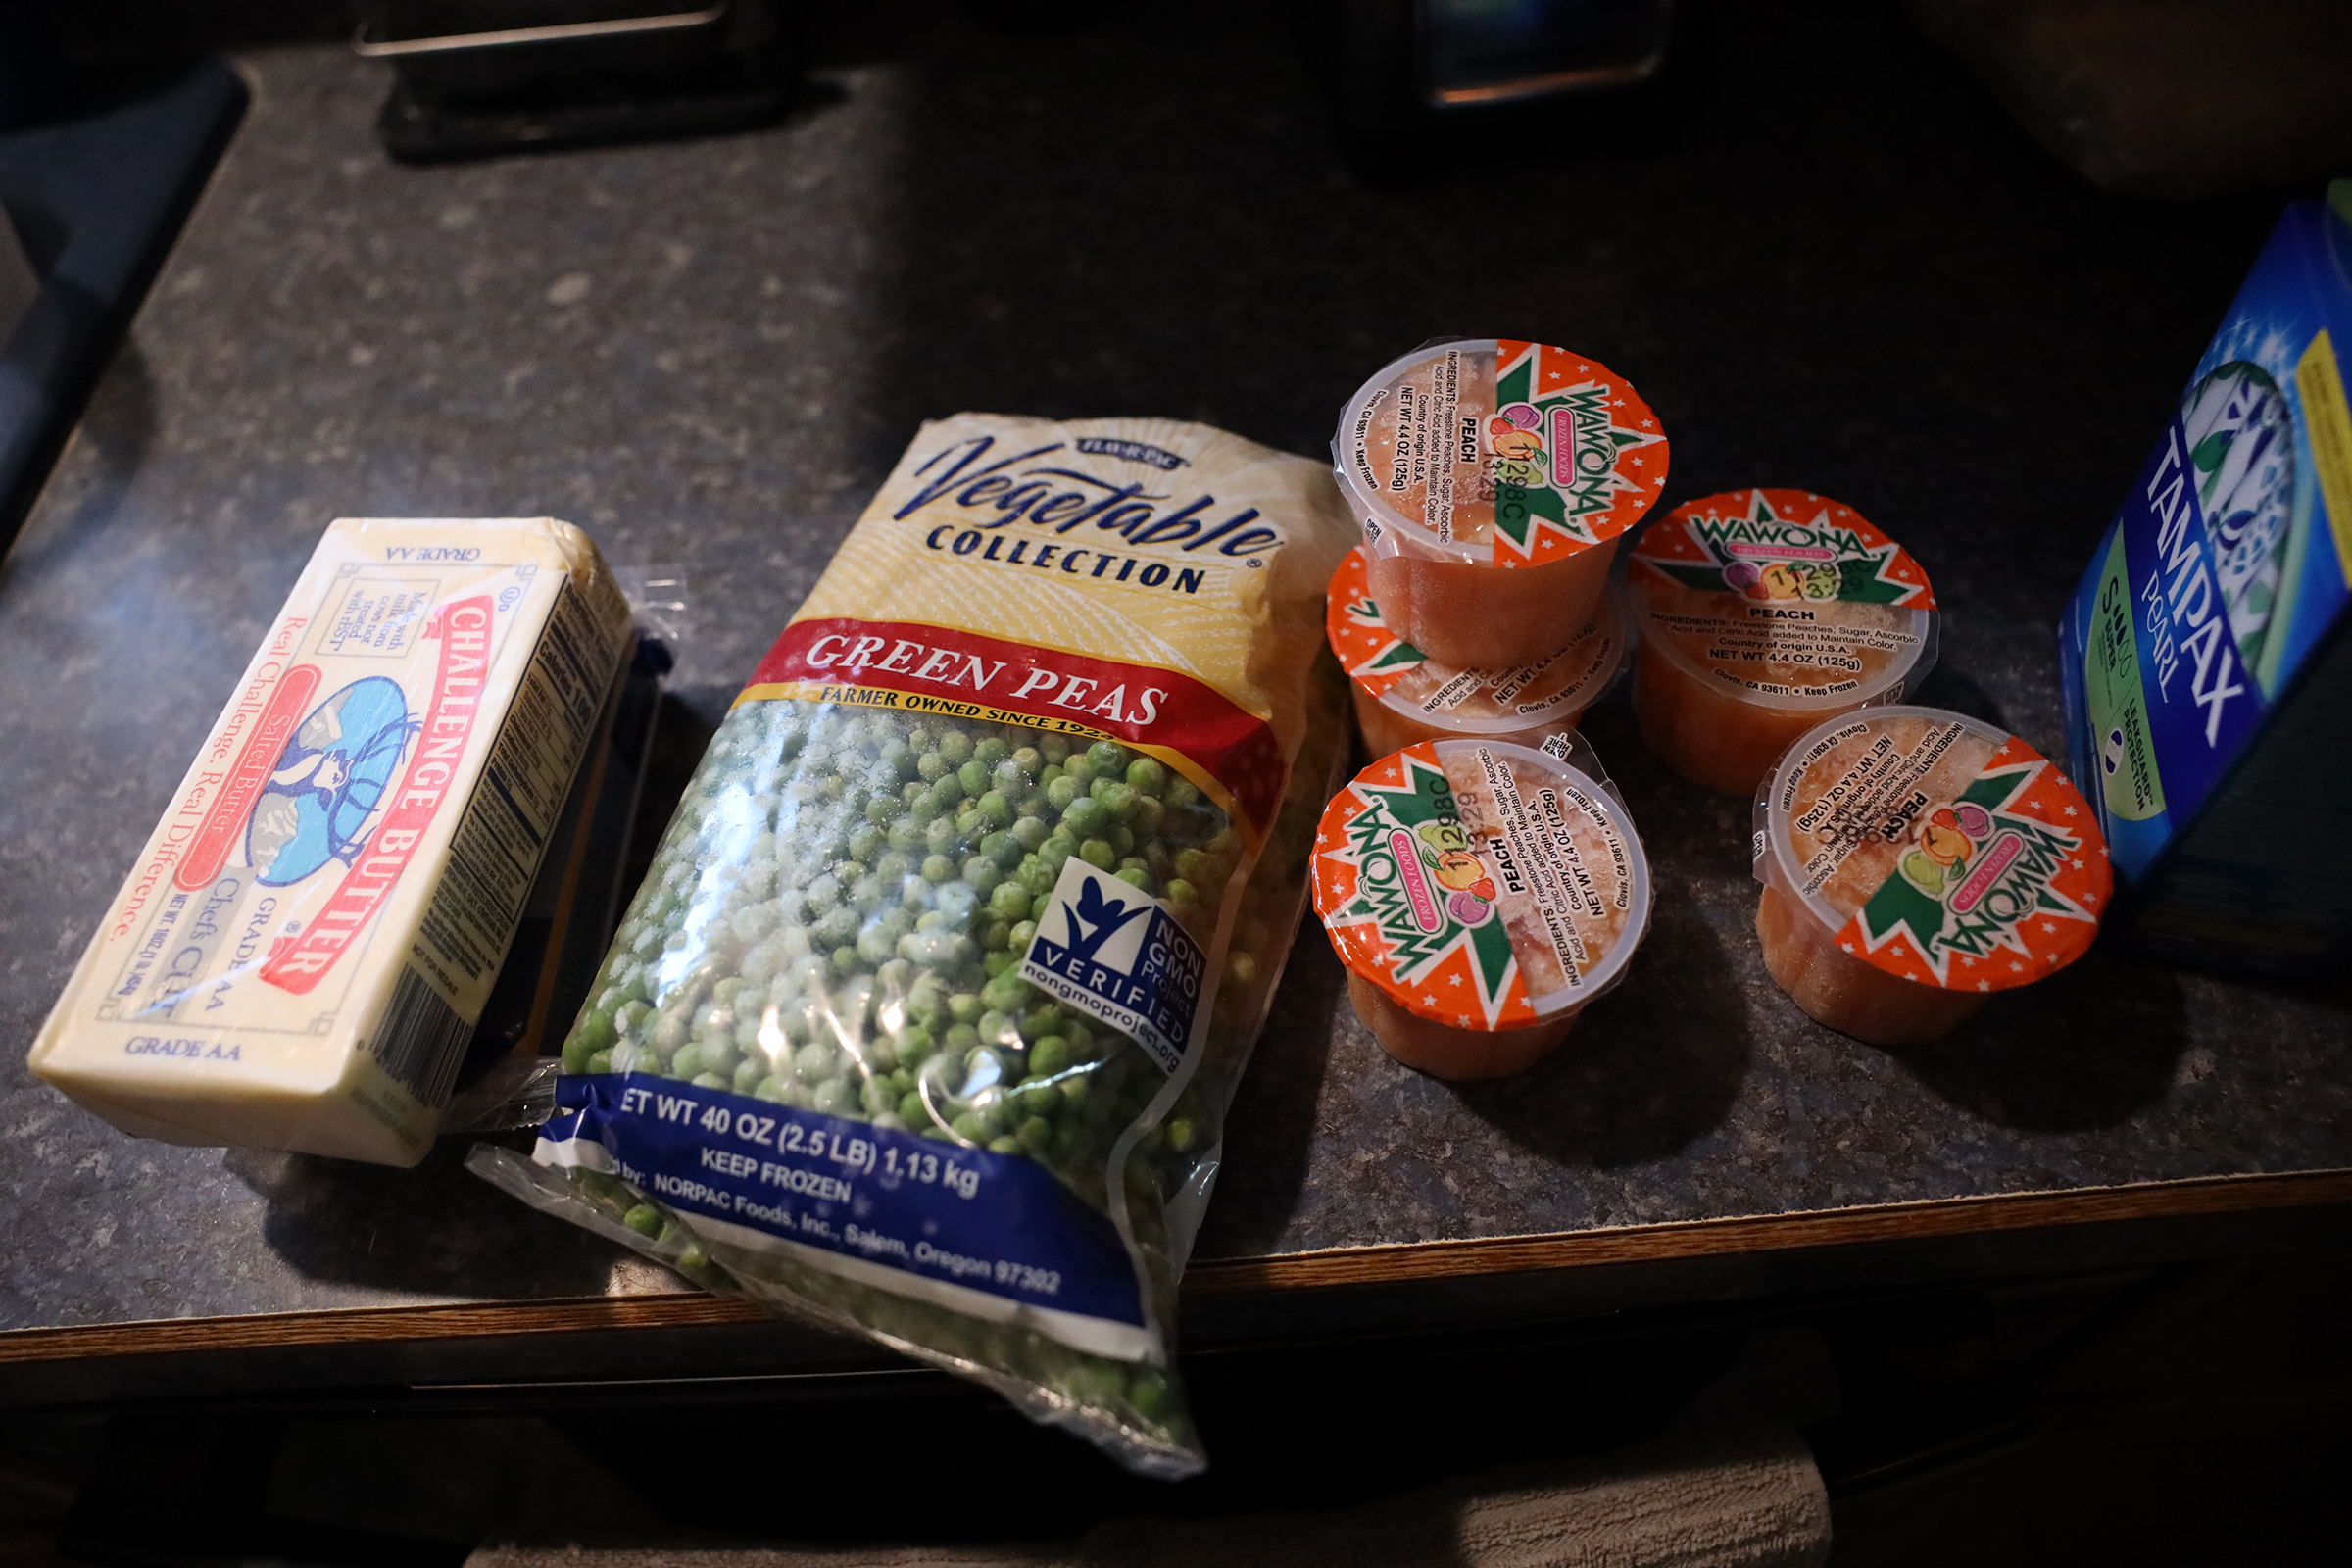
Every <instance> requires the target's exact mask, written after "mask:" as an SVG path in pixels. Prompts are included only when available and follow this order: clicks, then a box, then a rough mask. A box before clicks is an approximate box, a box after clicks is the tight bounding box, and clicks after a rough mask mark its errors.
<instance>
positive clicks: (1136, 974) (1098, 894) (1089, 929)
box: [1021, 855, 1208, 1072]
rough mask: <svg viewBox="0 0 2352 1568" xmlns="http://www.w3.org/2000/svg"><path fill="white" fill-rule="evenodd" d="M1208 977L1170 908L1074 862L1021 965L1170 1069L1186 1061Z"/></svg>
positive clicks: (1064, 871) (1042, 985) (1024, 973)
mask: <svg viewBox="0 0 2352 1568" xmlns="http://www.w3.org/2000/svg"><path fill="white" fill-rule="evenodd" d="M1207 972H1208V955H1207V954H1205V953H1203V952H1201V945H1200V944H1199V943H1198V942H1195V941H1194V940H1193V936H1192V933H1191V932H1189V931H1187V930H1185V928H1184V927H1183V926H1181V925H1179V924H1177V922H1176V917H1175V916H1174V915H1172V914H1170V913H1169V912H1168V907H1167V906H1166V905H1164V904H1162V903H1160V902H1159V900H1157V899H1155V898H1153V897H1152V895H1151V894H1149V893H1146V892H1145V891H1144V890H1143V889H1141V888H1139V887H1137V886H1135V884H1133V883H1132V882H1125V881H1122V880H1120V879H1119V878H1117V877H1115V876H1112V875H1110V874H1109V873H1108V872H1106V871H1098V870H1096V869H1095V868H1094V867H1093V866H1092V865H1089V864H1088V863H1087V862H1086V861H1084V860H1082V859H1080V858H1078V857H1076V856H1075V855H1073V856H1071V857H1070V858H1069V859H1068V860H1067V861H1065V862H1063V864H1062V867H1061V879H1060V880H1059V881H1057V882H1055V883H1054V898H1053V902H1052V903H1050V904H1049V905H1047V907H1046V916H1045V918H1044V919H1042V920H1040V921H1038V922H1037V936H1036V937H1035V938H1034V939H1033V940H1032V941H1031V942H1030V944H1029V951H1028V953H1027V954H1026V955H1024V956H1023V957H1022V959H1021V978H1022V979H1024V980H1026V981H1028V982H1029V983H1030V984H1031V985H1033V986H1036V987H1037V988H1038V989H1040V990H1041V991H1045V992H1049V993H1051V994H1052V995H1053V996H1054V998H1055V999H1057V1000H1058V1001H1060V1002H1061V1003H1063V1004H1064V1005H1068V1006H1072V1007H1075V1008H1077V1009H1078V1010H1079V1011H1081V1012H1084V1013H1087V1014H1089V1015H1090V1016H1093V1017H1096V1018H1100V1019H1101V1020H1103V1022H1104V1023H1106V1024H1109V1025H1110V1026H1111V1027H1112V1028H1113V1029H1116V1030H1118V1031H1119V1032H1121V1033H1122V1034H1125V1035H1128V1036H1130V1037H1131V1038H1133V1039H1134V1040H1135V1042H1136V1043H1137V1044H1138V1045H1141V1046H1142V1047H1143V1048H1144V1049H1145V1050H1146V1051H1148V1052H1150V1053H1151V1054H1152V1059H1153V1060H1155V1061H1157V1062H1158V1063H1159V1065H1160V1068H1161V1070H1162V1071H1165V1072H1174V1071H1175V1070H1176V1064H1177V1063H1178V1062H1179V1061H1181V1060H1183V1058H1184V1050H1185V1046H1186V1044H1187V1043H1188V1042H1189V1041H1190V1040H1191V1039H1192V1036H1193V1016H1194V1014H1195V1013H1196V1012H1197V1011H1198V1010H1199V1007H1200V1004H1201V981H1202V979H1203V977H1204V976H1205V975H1206V974H1207Z"/></svg>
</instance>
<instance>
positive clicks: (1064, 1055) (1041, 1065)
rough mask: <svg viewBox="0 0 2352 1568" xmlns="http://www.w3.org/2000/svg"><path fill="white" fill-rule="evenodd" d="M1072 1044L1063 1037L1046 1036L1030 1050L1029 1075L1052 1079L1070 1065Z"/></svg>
mask: <svg viewBox="0 0 2352 1568" xmlns="http://www.w3.org/2000/svg"><path fill="white" fill-rule="evenodd" d="M1070 1059H1071V1058H1070V1043H1069V1041H1068V1040H1067V1039H1066V1038H1064V1037H1063V1036H1061V1035H1044V1036H1041V1037H1040V1038H1039V1039H1038V1041H1037V1042H1036V1043H1035V1044H1034V1045H1032V1046H1031V1047H1030V1048H1029V1073H1030V1076H1031V1077H1034V1078H1051V1077H1053V1076H1054V1074H1055V1073H1058V1072H1061V1071H1063V1070H1064V1069H1066V1068H1067V1067H1068V1066H1069V1065H1070Z"/></svg>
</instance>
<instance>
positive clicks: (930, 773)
mask: <svg viewBox="0 0 2352 1568" xmlns="http://www.w3.org/2000/svg"><path fill="white" fill-rule="evenodd" d="M949 771H950V763H949V761H948V760H947V759H946V758H944V757H942V756H940V755H939V754H938V753H937V752H925V753H924V754H923V755H922V756H921V757H920V758H919V759H917V760H916V761H915V764H914V772H915V776H916V777H917V778H919V779H921V780H922V781H923V782H924V783H926V784H936V783H938V782H939V780H940V779H942V778H943V777H945V776H946V775H947V774H948V772H949Z"/></svg>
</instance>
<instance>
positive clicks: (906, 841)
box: [888, 816, 924, 855]
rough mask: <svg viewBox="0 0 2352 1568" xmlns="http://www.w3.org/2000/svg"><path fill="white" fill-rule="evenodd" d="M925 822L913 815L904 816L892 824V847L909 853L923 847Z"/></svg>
mask: <svg viewBox="0 0 2352 1568" xmlns="http://www.w3.org/2000/svg"><path fill="white" fill-rule="evenodd" d="M923 826H924V824H923V823H921V822H920V821H918V820H917V819H916V818H914V817H912V816H902V817H900V818H899V819H898V820H897V821H896V822H893V823H891V824H890V833H889V835H888V837H889V841H890V847H891V848H892V849H894V850H899V851H902V852H904V853H905V854H907V855H912V854H913V853H914V852H915V851H917V850H919V849H921V848H923Z"/></svg>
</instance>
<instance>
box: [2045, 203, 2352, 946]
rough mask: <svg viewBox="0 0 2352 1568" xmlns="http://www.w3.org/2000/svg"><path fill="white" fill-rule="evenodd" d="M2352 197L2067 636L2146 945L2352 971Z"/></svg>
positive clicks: (2239, 308) (2241, 350) (2077, 602)
mask: <svg viewBox="0 0 2352 1568" xmlns="http://www.w3.org/2000/svg"><path fill="white" fill-rule="evenodd" d="M2348 356H2352V181H2346V180H2339V181H2337V182H2336V183H2335V184H2334V185H2332V186H2331V187H2330V188H2329V191H2328V200H2327V202H2326V203H2320V202H2297V203H2295V204H2293V205H2291V206H2289V207H2288V208H2287V210H2286V214H2285V216H2284V217H2283V218H2282V219H2281V220H2280V221H2279V223H2278V229H2277V231H2276V232H2274V233H2273V234H2272V236H2271V238H2270V242H2269V243H2268V244H2267V245H2266V246H2265V247H2264V248H2263V251H2262V254H2261V256H2260V258H2259V259H2258V260H2257V261H2256V262H2255V264H2254V270H2253V271H2252V272H2251V273H2250V274H2249V275H2248V276H2247V278H2246V282H2245V286H2244V287H2243V288H2241V289H2240V290H2239V291H2238V295H2237V298H2236V300H2235V301H2234V302H2233V303H2232V304H2231V306H2230V308H2229V317H2228V318H2227V319H2225V320H2224V322H2223V323H2222V328H2221V330H2220V331H2219V332H2218V333H2216V334H2215V336H2214V339H2213V342H2212V345H2211V346H2210V347H2208V348H2207V349H2206V351H2205V357H2204V359H2203V360H2201V361H2199V362H2198V364H2197V368H2196V372H2195V374H2193V375H2192V376H2191V377H2190V378H2189V384H2188V390H2187V391H2186V392H2185V393H2184V394H2183V395H2182V397H2181V399H2180V405H2179V407H2178V408H2177V409H2176V410H2175V411H2174V414H2173V417H2172V419H2171V421H2170V423H2169V425H2168V426H2167V428H2166V429H2165V431H2164V434H2163V436H2162V438H2161V439H2159V440H2158V441H2157V443H2156V447H2155V450H2154V452H2153V453H2152V454H2151V455H2150V457H2149V459H2148V462H2147V465H2146V466H2145V467H2143V468H2142V469H2141V471H2140V474H2139V478H2138V480H2137V482H2136V483H2134V484H2133V485H2132V487H2131V493H2130V495H2128V496H2127V497H2126V498H2125V501H2124V506H2123V509H2122V511H2121V512H2119V513H2118V514H2117V515H2116V518H2115V521H2114V522H2113V524H2111V525H2110V526H2109V528H2108V529H2107V532H2106V535H2105V536H2104V537H2103V538H2102V539H2101V540H2100V541H2099V547H2098V550H2097V552H2096V553H2095V554H2094V555H2093V557H2092V558H2091V562H2090V568H2089V570H2088V571H2087V572H2085V573H2084V574H2083V577H2082V585H2081V587H2079V588H2078V589H2077V590H2076V591H2075V596H2074V599H2073V600H2072V602H2071V603H2070V604H2069V605H2068V607H2067V611H2066V614H2065V616H2064V617H2063V618H2062V619H2061V621H2060V622H2059V627H2058V643H2059V654H2060V664H2061V668H2062V670H2063V672H2064V676H2065V681H2066V703H2067V724H2068V730H2069V744H2070V747H2071V749H2072V751H2073V753H2074V760H2075V765H2076V769H2077V771H2076V774H2075V776H2076V777H2077V778H2079V779H2082V780H2083V781H2085V783H2089V782H2091V781H2094V780H2095V781H2096V787H2095V788H2092V789H2090V790H2088V791H2087V792H2086V793H2088V794H2089V795H2090V798H2091V800H2092V803H2093V804H2094V806H2095V807H2096V809H2097V810H2098V813H2099V817H2100V826H2101V827H2102V828H2104V829H2105V831H2106V834H2107V842H2108V845H2109V847H2110V849H2111V851H2112V852H2113V856H2114V860H2115V869H2116V872H2117V874H2118V876H2119V878H2120V879H2121V880H2122V881H2123V883H2124V884H2125V886H2126V888H2127V890H2128V894H2129V896H2128V898H2127V899H2126V900H2124V901H2123V902H2122V903H2121V904H2120V905H2119V907H2118V909H2117V911H2116V917H2117V919H2118V920H2120V922H2121V923H2122V924H2123V926H2124V927H2125V928H2126V929H2128V930H2129V931H2130V932H2131V934H2132V935H2133V936H2134V937H2135V938H2136V939H2137V940H2138V941H2139V942H2140V943H2141V944H2142V945H2143V946H2146V947H2150V948H2152V949H2154V950H2156V951H2158V952H2160V953H2162V954H2164V955H2166V956H2172V957H2178V958H2180V959H2183V960H2187V961H2193V962H2198V963H2203V964H2210V965H2221V966H2225V967H2234V968H2240V969H2248V970H2256V971H2264V970H2267V971H2272V972H2277V973H2293V972H2305V971H2310V970H2315V969H2319V968H2322V967H2326V966H2328V965H2331V964H2335V963H2339V962H2340V961H2341V960H2342V959H2343V958H2344V956H2346V954H2347V951H2348V950H2352V867H2347V865H2346V864H2345V862H2344V861H2343V859H2342V858H2340V857H2339V856H2337V855H2336V854H2335V853H2334V849H2335V846H2336V845H2338V844H2340V843H2341V842H2343V839H2344V835H2345V834H2346V833H2347V832H2348V831H2352V633H2348V632H2347V629H2346V627H2347V623H2348V622H2352V614H2348V613H2347V612H2346V608H2345V606H2346V599H2347V590H2346V581H2347V579H2348V578H2352V414H2348V412H2347V408H2346V400H2345V388H2344V370H2343V362H2344V360H2345V359H2346V358H2347V357H2348Z"/></svg>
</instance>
